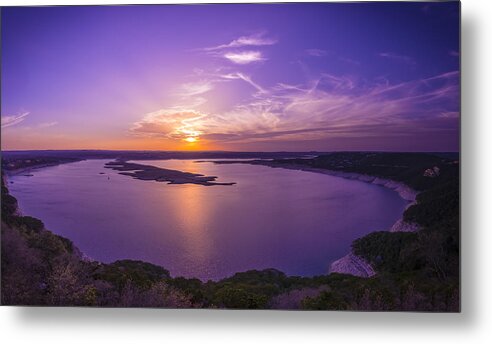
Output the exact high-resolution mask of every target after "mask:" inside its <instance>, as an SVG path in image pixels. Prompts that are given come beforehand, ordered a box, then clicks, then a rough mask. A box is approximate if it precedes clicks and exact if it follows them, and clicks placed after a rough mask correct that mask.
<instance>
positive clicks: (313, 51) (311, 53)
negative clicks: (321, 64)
mask: <svg viewBox="0 0 492 344" xmlns="http://www.w3.org/2000/svg"><path fill="white" fill-rule="evenodd" d="M306 54H308V55H309V56H314V57H323V56H326V55H328V52H327V51H326V50H323V49H307V50H306Z"/></svg>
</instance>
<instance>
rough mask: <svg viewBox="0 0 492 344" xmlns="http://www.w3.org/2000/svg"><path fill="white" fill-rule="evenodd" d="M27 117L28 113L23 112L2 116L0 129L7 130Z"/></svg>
mask: <svg viewBox="0 0 492 344" xmlns="http://www.w3.org/2000/svg"><path fill="white" fill-rule="evenodd" d="M28 115H29V112H24V113H21V114H18V115H11V116H2V128H7V127H10V126H13V125H16V124H19V123H20V122H22V121H23V120H25V119H26V117H27V116H28Z"/></svg>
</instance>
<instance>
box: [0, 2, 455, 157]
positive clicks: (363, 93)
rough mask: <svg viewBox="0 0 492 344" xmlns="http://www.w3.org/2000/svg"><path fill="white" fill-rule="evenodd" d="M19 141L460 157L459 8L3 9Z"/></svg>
mask: <svg viewBox="0 0 492 344" xmlns="http://www.w3.org/2000/svg"><path fill="white" fill-rule="evenodd" d="M1 19H2V24H1V25H2V37H1V38H2V66H1V68H2V75H1V82H2V90H1V96H2V99H1V100H2V102H1V115H2V129H1V130H2V138H1V146H2V149H3V150H13V149H149V150H190V149H198V150H209V149H213V150H237V151H309V150H318V151H332V150H392V151H456V150H458V148H459V92H460V89H459V85H460V75H459V3H458V2H449V3H421V2H417V3H353V4H350V3H340V4H336V3H333V4H322V3H319V4H288V5H286V4H273V5H261V4H257V5H251V4H247V5H193V6H191V5H181V6H176V5H162V6H119V7H118V6H117V7H113V6H95V7H77V6H72V7H37V8H35V7H33V8H28V7H26V8H20V7H17V8H15V7H11V8H2V18H1Z"/></svg>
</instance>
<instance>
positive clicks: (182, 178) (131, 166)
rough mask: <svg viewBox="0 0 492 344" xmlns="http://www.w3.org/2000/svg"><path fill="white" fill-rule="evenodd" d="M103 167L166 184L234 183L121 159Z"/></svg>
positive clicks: (209, 184) (208, 184) (210, 184)
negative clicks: (220, 181)
mask: <svg viewBox="0 0 492 344" xmlns="http://www.w3.org/2000/svg"><path fill="white" fill-rule="evenodd" d="M105 167H106V168H110V169H113V170H116V171H123V172H120V173H119V174H122V175H125V176H130V177H133V178H135V179H140V180H155V181H157V182H168V184H198V185H204V186H212V185H234V184H236V183H235V182H229V183H219V182H216V181H215V180H216V179H217V177H216V176H204V175H203V174H197V173H190V172H182V171H176V170H169V169H165V168H159V167H155V166H150V165H141V164H135V163H130V162H126V161H121V160H117V161H111V162H108V163H107V164H106V165H105ZM130 171H131V172H130Z"/></svg>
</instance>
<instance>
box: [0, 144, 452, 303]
mask: <svg viewBox="0 0 492 344" xmlns="http://www.w3.org/2000/svg"><path fill="white" fill-rule="evenodd" d="M10 163H12V162H10ZM292 163H295V164H300V165H309V166H312V167H317V168H328V169H335V170H341V171H345V172H357V173H364V174H369V175H374V176H379V177H384V178H388V179H393V180H397V181H401V182H404V183H406V184H407V185H409V186H411V187H413V188H414V189H416V190H419V191H421V193H420V194H419V195H418V198H417V201H418V202H417V204H416V205H413V206H411V207H410V208H409V209H407V210H406V211H405V214H404V218H405V219H406V220H407V221H411V222H415V223H418V224H419V225H420V226H421V227H422V228H423V229H422V230H420V231H419V232H416V233H403V232H402V233H389V232H375V233H371V234H369V235H367V236H365V237H363V238H360V239H358V240H356V241H354V243H353V250H354V252H355V253H356V254H357V255H359V256H362V257H364V258H365V259H366V260H368V261H369V262H370V263H371V264H372V265H373V266H374V267H375V269H376V271H377V272H378V274H377V275H376V276H374V277H372V278H359V277H354V276H350V275H343V274H330V275H322V276H316V277H310V278H307V277H295V276H286V275H285V274H284V273H282V272H280V271H278V270H275V269H267V270H262V271H256V270H252V271H247V272H241V273H237V274H235V275H234V276H232V277H229V278H225V279H222V280H220V281H217V282H214V281H208V282H202V281H200V280H198V279H186V278H182V277H174V278H173V277H171V276H170V274H169V271H167V270H166V269H164V268H162V267H160V266H156V265H153V264H150V263H146V262H141V261H133V260H120V261H116V262H114V263H111V264H104V263H100V262H94V261H88V260H85V259H83V257H82V254H81V253H80V252H79V251H78V250H77V248H76V247H75V246H74V245H73V244H72V243H71V242H70V241H69V240H68V239H65V238H63V237H60V236H58V235H55V234H53V233H52V232H50V231H48V230H47V229H45V228H44V225H43V223H42V222H41V221H40V220H38V219H35V218H32V217H29V216H21V215H19V214H18V209H17V201H16V199H15V198H14V197H13V196H12V195H10V194H9V191H8V188H7V187H6V185H5V182H4V178H3V176H2V264H1V267H2V293H1V301H2V304H4V305H60V306H72V305H73V306H111V307H175V308H183V307H186V308H187V307H198V308H241V309H255V308H273V309H315V310H318V309H319V310H321V309H328V310H375V311H378V310H418V311H459V164H458V163H457V161H456V160H454V159H451V158H450V157H444V156H436V155H431V154H410V153H401V154H396V153H334V154H329V155H325V156H321V157H318V158H314V159H283V160H274V161H273V164H277V165H278V166H279V167H281V165H282V164H292ZM17 165H22V164H21V163H17ZM433 167H437V168H438V169H436V170H434V171H437V170H438V171H439V173H436V174H435V175H429V174H428V173H426V170H428V169H432V168H433ZM426 174H427V175H426Z"/></svg>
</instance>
